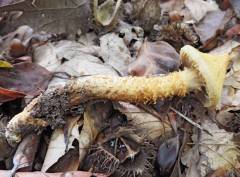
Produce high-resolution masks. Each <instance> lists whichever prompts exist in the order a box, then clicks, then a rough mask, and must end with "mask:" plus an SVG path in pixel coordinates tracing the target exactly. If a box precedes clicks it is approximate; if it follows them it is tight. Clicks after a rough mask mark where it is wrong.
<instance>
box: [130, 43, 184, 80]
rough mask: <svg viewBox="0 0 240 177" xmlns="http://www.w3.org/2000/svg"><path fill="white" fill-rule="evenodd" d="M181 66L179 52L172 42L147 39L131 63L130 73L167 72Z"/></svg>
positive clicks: (140, 74) (138, 74)
mask: <svg viewBox="0 0 240 177" xmlns="http://www.w3.org/2000/svg"><path fill="white" fill-rule="evenodd" d="M179 66H180V57H179V54H178V53H177V52H176V50H175V49H174V48H173V47H172V46H171V45H170V44H168V43H167V42H164V41H158V42H147V41H145V42H144V43H143V45H142V47H141V49H140V51H139V52H138V55H137V59H136V60H135V61H134V62H133V63H131V64H130V65H129V67H128V73H129V74H131V75H133V76H146V75H155V74H165V73H168V72H172V71H175V70H177V69H178V68H179Z"/></svg>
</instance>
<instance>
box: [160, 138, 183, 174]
mask: <svg viewBox="0 0 240 177" xmlns="http://www.w3.org/2000/svg"><path fill="white" fill-rule="evenodd" d="M179 147H180V144H179V137H178V136H176V137H174V138H170V139H168V140H167V141H165V142H164V143H162V144H161V145H160V147H159V149H158V153H157V166H158V168H159V172H160V175H161V176H167V175H169V174H170V173H171V172H172V168H173V167H174V164H175V162H176V160H177V157H178V151H179Z"/></svg>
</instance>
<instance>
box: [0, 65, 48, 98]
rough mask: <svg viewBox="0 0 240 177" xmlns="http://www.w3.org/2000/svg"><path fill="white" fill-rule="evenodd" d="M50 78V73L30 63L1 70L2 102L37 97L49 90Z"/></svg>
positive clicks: (0, 95) (0, 89)
mask: <svg viewBox="0 0 240 177" xmlns="http://www.w3.org/2000/svg"><path fill="white" fill-rule="evenodd" d="M50 78H51V73H50V72H49V71H47V70H46V69H45V68H43V67H41V66H39V65H37V64H33V63H29V62H23V63H19V64H15V65H14V68H9V69H0V87H1V88H0V102H6V101H9V100H14V99H16V98H20V97H23V96H24V95H31V96H36V95H38V94H40V93H41V92H42V91H44V90H45V89H46V88H47V86H48V82H49V80H50Z"/></svg>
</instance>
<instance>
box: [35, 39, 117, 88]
mask: <svg viewBox="0 0 240 177" xmlns="http://www.w3.org/2000/svg"><path fill="white" fill-rule="evenodd" d="M93 48H94V49H95V48H98V47H97V46H93ZM89 49H90V51H89ZM94 49H93V50H94ZM97 50H100V48H99V49H97ZM92 52H93V53H95V52H96V51H95V50H94V51H92V50H91V48H89V47H85V45H83V44H80V43H77V42H73V41H67V40H65V41H64V40H63V41H60V42H56V43H47V44H45V45H42V46H39V47H37V48H36V49H35V50H34V53H33V58H34V61H35V62H36V63H37V64H39V65H41V66H43V67H45V68H46V69H48V70H49V71H51V72H57V73H62V75H63V77H54V78H53V79H52V80H51V82H50V83H49V85H48V89H49V90H50V89H55V88H56V87H59V86H64V85H65V84H66V82H68V81H69V79H70V77H75V78H78V77H80V76H82V75H96V74H105V75H118V74H117V72H116V71H115V70H114V69H113V68H112V67H111V66H109V65H107V64H105V63H103V62H102V60H101V59H100V58H98V57H96V56H94V55H93V53H92ZM98 52H99V51H98ZM98 52H97V53H98ZM64 73H65V74H64ZM60 76H61V75H60Z"/></svg>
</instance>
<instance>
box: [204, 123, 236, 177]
mask: <svg viewBox="0 0 240 177" xmlns="http://www.w3.org/2000/svg"><path fill="white" fill-rule="evenodd" d="M202 126H203V127H204V128H206V129H208V130H209V131H210V133H211V134H212V136H211V135H209V134H208V133H206V132H203V131H202V132H201V136H200V140H199V144H200V145H199V151H200V153H201V154H202V155H201V157H200V169H201V175H202V176H206V175H207V174H208V173H209V172H210V170H217V169H220V168H223V169H226V170H227V169H228V170H231V169H236V167H237V164H238V157H239V155H240V150H239V149H238V148H237V145H236V144H235V143H234V142H233V133H230V132H227V131H225V130H224V129H220V128H218V126H217V125H216V124H215V123H213V122H211V121H210V120H208V121H204V122H203V123H202Z"/></svg>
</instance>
